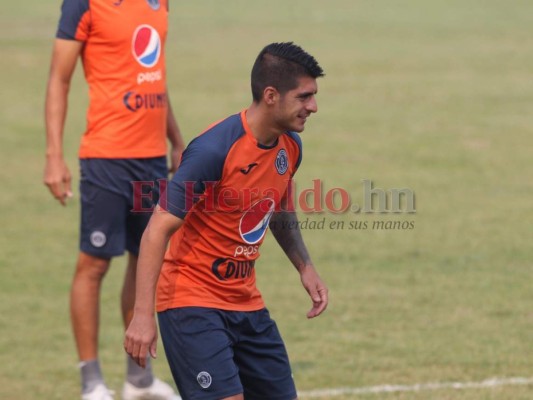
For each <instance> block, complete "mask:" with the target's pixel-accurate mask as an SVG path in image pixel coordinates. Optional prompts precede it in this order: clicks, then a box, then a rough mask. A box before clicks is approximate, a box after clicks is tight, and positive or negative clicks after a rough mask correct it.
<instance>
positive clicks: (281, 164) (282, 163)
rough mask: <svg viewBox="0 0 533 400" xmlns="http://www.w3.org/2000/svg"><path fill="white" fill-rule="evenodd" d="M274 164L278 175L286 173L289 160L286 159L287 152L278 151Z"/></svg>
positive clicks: (283, 150)
mask: <svg viewBox="0 0 533 400" xmlns="http://www.w3.org/2000/svg"><path fill="white" fill-rule="evenodd" d="M274 163H275V165H276V170H277V171H278V174H280V175H283V174H284V173H285V172H287V169H289V159H288V158H287V152H286V151H285V149H281V150H280V151H278V155H277V156H276V161H275V162H274Z"/></svg>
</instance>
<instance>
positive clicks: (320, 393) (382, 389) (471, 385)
mask: <svg viewBox="0 0 533 400" xmlns="http://www.w3.org/2000/svg"><path fill="white" fill-rule="evenodd" d="M508 385H533V377H531V378H491V379H485V380H484V381H481V382H441V383H438V382H436V383H417V384H414V385H379V386H367V387H344V388H332V389H318V390H309V391H305V392H298V397H301V398H312V397H314V398H320V397H335V396H343V395H357V394H372V393H396V392H422V391H427V390H437V389H458V390H460V389H483V388H492V387H498V386H508Z"/></svg>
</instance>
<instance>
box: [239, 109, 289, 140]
mask: <svg viewBox="0 0 533 400" xmlns="http://www.w3.org/2000/svg"><path fill="white" fill-rule="evenodd" d="M246 122H248V126H249V127H250V129H251V131H252V135H253V136H254V138H255V140H257V143H259V144H260V145H262V146H267V147H269V146H272V145H273V144H275V143H276V140H278V138H279V137H280V135H281V134H282V133H283V132H282V131H280V130H279V129H277V128H276V126H275V125H274V124H273V123H272V118H271V117H270V115H269V114H268V112H265V110H263V109H262V107H261V105H258V104H256V103H252V104H251V105H250V107H249V108H248V109H247V110H246Z"/></svg>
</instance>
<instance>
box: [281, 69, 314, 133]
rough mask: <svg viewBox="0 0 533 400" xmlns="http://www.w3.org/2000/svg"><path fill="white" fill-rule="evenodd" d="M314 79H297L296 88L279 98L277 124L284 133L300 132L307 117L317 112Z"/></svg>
mask: <svg viewBox="0 0 533 400" xmlns="http://www.w3.org/2000/svg"><path fill="white" fill-rule="evenodd" d="M317 91H318V88H317V84H316V79H315V78H311V77H310V76H304V77H301V78H299V79H298V87H297V88H296V89H292V90H289V91H288V92H286V93H285V94H284V95H282V96H281V97H280V101H279V108H278V113H277V118H276V119H277V123H278V125H279V126H280V127H281V128H282V129H283V130H284V131H294V132H302V131H303V130H304V127H305V122H306V121H307V117H309V116H310V115H311V114H312V113H315V112H317V111H318V106H317V104H316V98H315V95H316V94H317Z"/></svg>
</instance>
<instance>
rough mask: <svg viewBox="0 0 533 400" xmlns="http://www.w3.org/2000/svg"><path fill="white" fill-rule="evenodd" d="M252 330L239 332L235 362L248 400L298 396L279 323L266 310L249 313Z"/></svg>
mask: <svg viewBox="0 0 533 400" xmlns="http://www.w3.org/2000/svg"><path fill="white" fill-rule="evenodd" d="M249 314H250V317H249V326H250V329H247V330H246V331H241V332H240V337H239V343H238V344H237V345H236V346H235V348H234V352H235V362H236V363H237V365H238V367H239V375H240V378H241V382H242V385H243V388H244V398H245V399H246V400H267V399H268V400H293V399H295V398H296V397H297V394H296V388H295V385H294V380H293V377H292V371H291V366H290V362H289V357H288V354H287V350H286V348H285V344H284V343H283V339H282V338H281V335H280V333H279V330H278V328H277V326H276V323H275V322H274V321H273V320H272V319H271V318H270V315H269V313H268V311H267V310H266V309H263V310H260V311H256V312H254V313H249Z"/></svg>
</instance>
